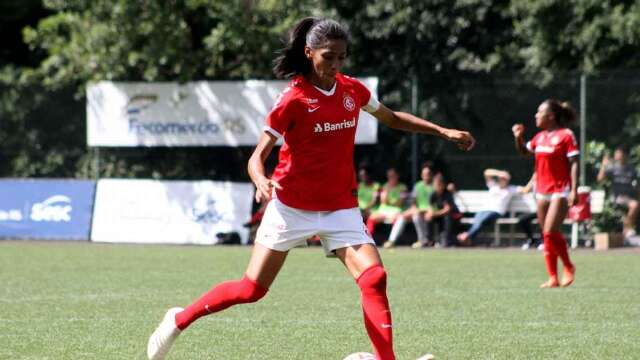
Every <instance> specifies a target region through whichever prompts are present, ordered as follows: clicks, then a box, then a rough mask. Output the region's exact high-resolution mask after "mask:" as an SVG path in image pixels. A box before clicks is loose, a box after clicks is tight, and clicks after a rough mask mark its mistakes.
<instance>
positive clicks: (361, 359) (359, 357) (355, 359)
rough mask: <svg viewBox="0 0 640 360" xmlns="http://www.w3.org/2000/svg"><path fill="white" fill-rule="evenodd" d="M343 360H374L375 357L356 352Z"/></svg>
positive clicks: (366, 353)
mask: <svg viewBox="0 0 640 360" xmlns="http://www.w3.org/2000/svg"><path fill="white" fill-rule="evenodd" d="M344 360H376V357H375V356H373V354H371V353H368V352H357V353H353V354H351V355H348V356H347V357H346V358H344Z"/></svg>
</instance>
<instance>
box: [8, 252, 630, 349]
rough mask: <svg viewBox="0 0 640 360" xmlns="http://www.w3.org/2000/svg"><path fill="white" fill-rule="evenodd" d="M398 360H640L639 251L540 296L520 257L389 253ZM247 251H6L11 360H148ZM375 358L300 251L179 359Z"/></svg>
mask: <svg viewBox="0 0 640 360" xmlns="http://www.w3.org/2000/svg"><path fill="white" fill-rule="evenodd" d="M382 254H383V259H384V261H385V265H386V267H387V270H388V273H389V298H390V301H391V306H392V311H393V318H394V337H395V348H396V353H397V356H398V359H401V360H402V359H415V358H416V357H417V356H419V355H421V354H422V353H425V352H431V353H434V354H435V355H436V357H437V359H438V360H443V359H639V358H640V259H639V257H640V251H637V250H618V251H609V252H595V251H592V250H581V251H577V252H574V253H573V258H574V261H575V263H576V265H577V267H578V273H577V280H576V283H575V284H574V286H573V287H571V288H568V289H551V290H539V289H538V285H539V283H541V282H542V281H543V280H544V279H545V272H544V266H543V261H542V256H541V254H540V253H537V252H535V251H530V252H522V251H520V250H509V249H500V250H485V249H479V250H433V249H432V250H411V249H405V248H401V249H396V250H393V251H388V250H387V251H382ZM248 256H249V248H245V247H197V246H137V245H106V244H88V243H63V242H52V243H48V242H13V241H3V242H0V283H1V284H2V287H1V289H0V344H2V346H0V359H143V358H144V354H145V349H146V342H147V338H148V336H149V334H150V333H151V332H152V331H153V329H154V328H155V326H156V325H157V323H158V322H159V321H160V319H161V318H162V316H163V314H164V312H165V310H166V309H167V308H169V307H171V306H174V305H186V304H188V303H189V302H190V301H191V300H192V299H194V298H196V297H198V296H199V295H200V294H201V293H203V292H204V291H206V290H207V289H209V288H210V287H211V286H212V285H213V284H215V283H217V282H220V281H223V280H226V279H231V278H238V277H239V276H241V274H242V272H243V270H244V268H245V265H246V262H247V260H248ZM356 351H371V350H370V344H369V341H368V338H367V337H366V335H365V330H364V326H363V324H362V314H361V311H360V301H359V291H358V288H357V286H356V285H355V283H354V281H353V280H352V279H351V278H350V277H349V276H348V274H347V272H346V271H345V269H344V268H343V267H342V265H341V264H340V262H339V261H338V260H337V259H327V258H325V257H324V256H323V253H322V250H321V249H319V248H309V249H295V250H293V251H292V253H291V254H290V256H289V259H288V260H287V264H286V265H285V267H284V270H283V271H282V273H281V274H280V277H279V278H278V279H277V280H276V282H275V284H274V285H273V287H272V288H271V290H270V292H269V294H268V295H267V296H266V297H265V298H264V299H263V300H262V301H260V302H259V303H256V304H251V305H241V306H237V307H234V308H231V309H228V310H227V311H225V312H222V313H220V314H217V315H213V316H209V317H206V318H203V319H201V320H200V321H198V322H196V323H195V324H194V325H193V326H192V327H191V328H190V329H188V330H187V331H185V333H183V334H182V336H181V337H180V338H179V340H178V342H177V343H176V346H175V347H174V348H173V351H172V353H171V356H170V359H225V360H226V359H336V360H340V359H342V358H343V357H344V356H346V355H347V354H349V353H352V352H356Z"/></svg>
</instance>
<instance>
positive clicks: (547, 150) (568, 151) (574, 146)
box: [527, 128, 580, 198]
mask: <svg viewBox="0 0 640 360" xmlns="http://www.w3.org/2000/svg"><path fill="white" fill-rule="evenodd" d="M527 149H529V151H531V152H533V153H535V156H536V192H537V195H538V196H539V197H543V198H555V197H566V196H567V195H568V193H569V190H570V189H571V170H570V163H569V158H570V157H573V156H577V155H579V154H580V151H579V150H578V143H577V141H576V138H575V136H574V135H573V132H572V131H571V130H570V129H567V128H563V129H558V130H554V131H546V130H544V131H541V132H539V133H538V134H536V136H534V137H533V139H531V141H529V142H528V143H527Z"/></svg>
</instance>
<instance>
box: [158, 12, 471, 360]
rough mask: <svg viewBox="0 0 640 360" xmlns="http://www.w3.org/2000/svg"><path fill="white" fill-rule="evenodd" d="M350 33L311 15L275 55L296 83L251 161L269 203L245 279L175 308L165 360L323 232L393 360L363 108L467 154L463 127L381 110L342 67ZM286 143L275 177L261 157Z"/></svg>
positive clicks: (376, 340) (162, 333)
mask: <svg viewBox="0 0 640 360" xmlns="http://www.w3.org/2000/svg"><path fill="white" fill-rule="evenodd" d="M347 45H348V34H347V32H346V30H345V29H344V28H343V27H342V26H341V25H340V24H338V23H337V22H335V21H332V20H328V19H315V18H305V19H303V20H301V21H300V22H299V23H298V24H297V25H296V26H295V28H294V29H293V30H292V32H291V34H290V39H289V43H288V45H287V46H286V47H285V49H284V50H283V55H282V56H280V57H279V58H278V59H276V63H275V68H274V71H275V73H276V75H278V76H279V77H286V78H292V80H291V82H290V84H289V86H288V87H287V88H286V89H285V90H284V91H283V92H282V94H281V95H280V96H279V98H278V99H277V101H276V104H275V105H274V107H273V109H272V110H271V112H270V113H269V115H268V116H267V121H266V127H265V131H264V132H263V134H262V136H261V138H260V140H259V142H258V145H257V146H256V149H255V151H254V153H253V155H252V156H251V159H250V160H249V165H248V171H249V175H250V176H251V179H252V180H253V182H254V184H255V185H256V188H257V190H256V195H255V196H256V200H257V201H269V204H268V205H267V209H266V211H265V214H264V217H263V219H262V224H261V225H260V228H259V229H258V233H257V236H256V241H255V245H254V248H253V253H252V255H251V259H250V260H249V265H248V267H247V270H246V272H245V274H244V276H243V277H242V278H241V279H240V280H237V281H227V282H223V283H221V284H218V285H217V286H215V287H214V288H213V289H211V290H210V291H208V292H206V293H205V294H203V295H202V296H201V297H200V298H199V299H197V300H196V301H195V302H194V303H192V304H191V305H189V306H187V307H186V308H184V309H182V308H173V309H170V310H169V311H168V312H167V314H166V315H165V317H164V319H163V321H162V322H161V323H160V325H159V326H158V328H157V329H156V331H154V333H153V334H152V335H151V337H150V339H149V343H148V346H147V354H148V356H149V358H150V359H162V358H164V356H165V354H166V353H167V352H168V351H169V349H170V347H171V345H172V344H173V342H174V340H175V339H176V338H177V336H178V335H179V334H180V333H181V332H182V331H184V330H185V329H186V328H187V327H188V326H189V325H190V324H191V323H193V322H194V321H195V320H196V319H198V318H200V317H202V316H204V315H208V314H212V313H215V312H218V311H221V310H223V309H226V308H228V307H229V306H232V305H235V304H240V303H250V302H255V301H258V300H260V299H261V298H262V297H264V296H265V295H266V293H267V291H268V289H269V287H270V286H271V284H272V283H273V281H274V280H275V278H276V275H277V274H278V272H279V271H280V269H281V267H282V265H283V264H284V262H285V259H286V257H287V255H288V253H289V250H290V249H291V248H293V247H295V246H298V245H301V244H303V243H304V242H305V240H306V239H307V238H309V237H310V236H312V235H316V234H317V235H319V236H320V238H321V239H322V243H323V246H324V248H325V251H326V252H327V254H335V255H336V256H337V257H338V258H339V259H340V261H342V263H343V264H344V265H345V267H346V268H347V270H348V271H349V272H350V273H351V275H352V276H353V278H354V279H355V280H356V283H357V284H358V286H359V287H360V289H361V296H362V309H363V312H364V321H365V327H366V329H367V333H368V335H369V338H370V339H371V342H372V343H373V347H374V350H375V353H376V356H377V358H379V359H383V360H389V359H395V355H394V352H393V343H392V335H391V327H392V324H391V312H390V309H389V303H388V300H387V294H386V272H385V270H384V268H383V266H382V261H381V259H380V256H379V254H378V250H377V248H376V247H375V244H374V242H373V240H372V239H371V237H370V236H369V235H368V234H367V232H366V230H365V227H364V224H363V222H362V216H361V214H360V211H359V210H358V203H357V197H356V196H357V184H356V178H355V168H354V165H353V151H354V143H355V131H356V126H357V122H358V114H359V111H360V109H363V110H365V111H368V112H370V113H371V114H373V116H375V117H376V118H377V119H378V120H379V121H380V122H381V123H383V124H385V125H388V126H390V127H393V128H396V129H402V130H408V131H414V132H422V133H426V134H432V135H437V136H440V137H442V138H444V139H447V140H449V141H452V142H454V143H456V144H457V145H458V146H459V147H460V148H461V149H464V150H469V149H471V147H473V145H474V142H475V140H474V139H473V137H472V136H471V135H470V134H469V133H468V132H465V131H458V130H453V129H446V128H442V127H440V126H438V125H435V124H433V123H430V122H428V121H426V120H423V119H420V118H418V117H416V116H413V115H411V114H407V113H403V112H394V111H391V110H389V109H388V108H386V107H385V106H384V105H382V104H380V103H379V102H378V101H377V100H376V99H375V97H373V96H371V94H370V92H369V90H367V88H366V87H365V86H364V85H362V84H361V83H360V82H359V81H358V80H356V79H353V78H350V77H348V76H345V75H342V74H341V73H340V72H339V71H340V69H341V67H342V65H343V63H344V61H345V58H346V56H347ZM279 138H284V143H283V145H282V147H281V149H280V154H279V162H278V165H277V167H276V169H275V171H274V174H273V177H272V178H271V179H269V178H267V177H266V176H265V169H264V161H265V159H266V158H267V156H268V155H269V153H270V152H271V151H272V149H273V147H274V146H275V144H276V141H277V140H278V139H279Z"/></svg>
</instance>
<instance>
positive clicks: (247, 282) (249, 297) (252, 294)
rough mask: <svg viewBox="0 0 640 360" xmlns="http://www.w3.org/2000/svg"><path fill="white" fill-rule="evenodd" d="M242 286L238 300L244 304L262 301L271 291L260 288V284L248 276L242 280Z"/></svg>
mask: <svg viewBox="0 0 640 360" xmlns="http://www.w3.org/2000/svg"><path fill="white" fill-rule="evenodd" d="M240 284H241V285H242V288H241V289H240V291H239V292H238V298H239V300H240V301H241V302H243V303H253V302H256V301H258V300H260V299H262V298H263V297H264V296H265V295H266V294H267V291H269V289H266V288H264V287H262V286H260V284H258V283H257V282H255V281H253V280H251V279H249V278H248V277H246V276H245V277H243V278H242V280H240Z"/></svg>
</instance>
